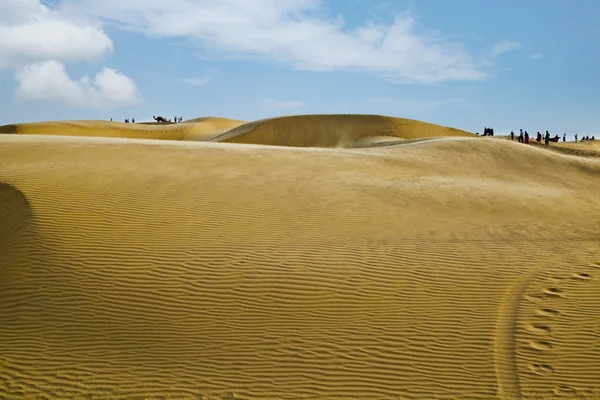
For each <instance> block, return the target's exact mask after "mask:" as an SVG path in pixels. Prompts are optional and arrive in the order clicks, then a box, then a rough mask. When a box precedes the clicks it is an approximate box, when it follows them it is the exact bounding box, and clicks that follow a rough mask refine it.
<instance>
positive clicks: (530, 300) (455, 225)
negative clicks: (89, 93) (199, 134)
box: [0, 122, 600, 400]
mask: <svg viewBox="0 0 600 400" xmlns="http://www.w3.org/2000/svg"><path fill="white" fill-rule="evenodd" d="M340 124H342V125H341V126H342V128H340V129H347V128H345V127H347V125H343V123H341V122H340V123H338V125H337V126H338V127H339V126H340ZM182 125H183V124H182ZM334 126H335V125H334ZM367 128H368V126H367V125H365V126H363V130H362V132H363V133H364V132H367V133H366V134H359V133H356V132H359V129H357V130H356V132H348V131H347V130H346V132H345V133H343V134H342V135H341V136H340V135H338V136H335V135H337V133H336V132H337V131H336V130H335V129H334V128H333V127H332V128H331V130H330V135H334V137H333V138H325V139H323V136H324V135H327V133H326V132H323V133H314V131H313V133H309V134H307V135H309V136H310V135H312V136H311V138H297V137H296V136H298V135H300V133H296V134H295V135H296V136H294V139H293V140H294V142H292V143H288V142H286V136H285V134H282V135H277V134H274V133H272V132H274V131H273V130H271V131H268V130H266V132H271V133H267V134H265V135H263V136H261V135H260V134H259V133H256V131H253V130H246V131H244V132H241V133H240V132H239V131H238V135H229V136H227V135H225V136H220V137H221V139H223V140H229V141H235V140H236V139H233V138H234V137H238V139H237V140H238V141H247V142H252V141H253V142H254V143H258V144H234V143H211V142H201V143H194V142H175V141H156V140H137V139H111V138H90V137H68V136H62V137H61V136H47V135H45V136H39V135H0V218H1V219H0V221H1V225H0V227H1V229H0V398H9V399H10V398H15V399H21V398H28V399H37V398H40V399H41V398H48V399H76V398H82V399H84V398H85V399H89V398H92V399H123V400H124V399H141V398H147V399H168V398H170V399H232V398H239V399H417V398H418V399H519V398H523V399H566V398H581V399H586V398H596V397H599V396H600V318H599V317H598V316H599V315H600V295H599V293H600V179H599V176H600V160H598V159H595V158H583V157H575V156H569V155H563V154H559V153H555V152H549V151H547V150H544V149H541V148H532V147H529V146H524V145H521V144H518V143H514V142H510V141H505V140H487V139H485V138H477V137H468V136H467V135H468V134H466V133H465V137H443V138H429V139H418V137H417V135H416V134H415V135H412V134H409V133H403V132H402V131H401V129H400V128H398V130H396V131H389V132H387V133H386V132H382V131H381V129H375V130H373V131H368V129H367ZM238 129H241V128H238ZM304 129H305V130H306V131H309V129H308V128H304ZM300 130H302V129H299V130H298V131H300ZM248 132H249V133H248ZM319 132H320V131H319ZM244 135H246V137H245V138H244V137H242V136H244ZM248 135H251V136H248ZM411 135H412V136H411ZM422 136H435V135H427V134H423V135H422ZM287 137H289V136H287ZM218 138H219V136H213V137H212V140H220V139H218ZM274 138H275V139H274ZM314 138H322V139H319V140H316V141H315V139H314ZM307 143H308V144H310V143H312V144H313V145H314V146H317V145H318V144H319V143H325V145H328V146H332V147H334V148H319V147H312V148H306V147H302V148H300V147H286V146H299V145H302V144H304V145H306V144H307ZM342 143H345V144H346V145H347V146H349V147H356V148H340V146H341V145H342ZM357 143H358V144H357ZM382 143H383V145H382ZM263 144H276V145H277V146H265V145H263Z"/></svg>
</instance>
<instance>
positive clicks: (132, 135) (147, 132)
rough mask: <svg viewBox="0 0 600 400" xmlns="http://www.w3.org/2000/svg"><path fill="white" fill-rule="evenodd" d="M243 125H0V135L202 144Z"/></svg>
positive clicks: (208, 120)
mask: <svg viewBox="0 0 600 400" xmlns="http://www.w3.org/2000/svg"><path fill="white" fill-rule="evenodd" d="M244 123H245V122H244V121H237V120H231V119H226V118H217V117H204V118H197V119H195V120H190V121H186V123H181V124H174V123H163V124H159V123H137V124H126V123H123V122H109V121H48V122H35V123H26V124H13V125H4V126H0V133H12V134H35V135H61V136H94V137H113V138H129V139H159V140H192V141H201V140H205V139H208V138H210V137H212V136H214V135H215V134H218V133H221V132H224V131H227V130H229V129H232V128H234V127H237V126H239V125H242V124H244Z"/></svg>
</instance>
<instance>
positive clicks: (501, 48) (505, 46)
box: [489, 40, 520, 57]
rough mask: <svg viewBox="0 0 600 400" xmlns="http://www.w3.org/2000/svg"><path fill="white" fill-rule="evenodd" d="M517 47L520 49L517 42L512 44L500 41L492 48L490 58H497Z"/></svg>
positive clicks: (507, 41) (508, 41)
mask: <svg viewBox="0 0 600 400" xmlns="http://www.w3.org/2000/svg"><path fill="white" fill-rule="evenodd" d="M518 47H520V44H519V43H517V42H512V41H510V40H501V41H499V42H498V43H496V44H495V45H494V46H493V47H492V49H491V50H490V53H489V54H490V55H491V56H492V57H497V56H499V55H501V54H504V53H508V52H509V51H512V50H515V49H516V48H518Z"/></svg>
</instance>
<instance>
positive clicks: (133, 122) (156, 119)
mask: <svg viewBox="0 0 600 400" xmlns="http://www.w3.org/2000/svg"><path fill="white" fill-rule="evenodd" d="M152 118H154V120H155V121H156V122H173V121H175V123H176V124H177V123H179V122H182V121H183V117H175V118H173V120H171V119H166V118H163V117H156V116H154V115H153V116H152ZM112 120H113V119H112V118H111V119H110V121H111V122H112ZM125 123H126V124H128V123H129V119H127V118H126V119H125ZM131 123H132V124H135V118H131Z"/></svg>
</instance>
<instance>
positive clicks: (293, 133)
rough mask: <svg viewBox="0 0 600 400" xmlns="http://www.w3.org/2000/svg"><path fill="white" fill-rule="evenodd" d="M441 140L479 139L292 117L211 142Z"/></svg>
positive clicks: (397, 121)
mask: <svg viewBox="0 0 600 400" xmlns="http://www.w3.org/2000/svg"><path fill="white" fill-rule="evenodd" d="M437 136H475V135H473V134H471V133H469V132H466V131H462V130H460V129H455V128H449V127H445V126H440V125H434V124H430V123H426V122H421V121H416V120H411V119H404V118H394V117H386V116H380V115H360V114H338V115H336V114H332V115H299V116H288V117H279V118H270V119H264V120H260V121H256V122H250V123H248V124H245V125H242V126H239V127H237V128H234V129H232V130H230V131H228V132H225V133H223V134H221V135H218V136H215V137H213V138H212V139H211V141H215V142H230V143H248V144H262V145H272V146H291V147H356V146H358V147H364V144H365V143H368V141H369V139H368V138H373V137H384V138H386V139H385V140H384V141H389V140H390V139H391V140H396V139H417V138H428V137H437ZM380 142H381V141H378V140H375V141H374V142H373V143H372V144H373V145H378V144H379V143H380ZM357 143H358V144H359V145H357ZM361 143H362V145H360V144H361Z"/></svg>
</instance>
